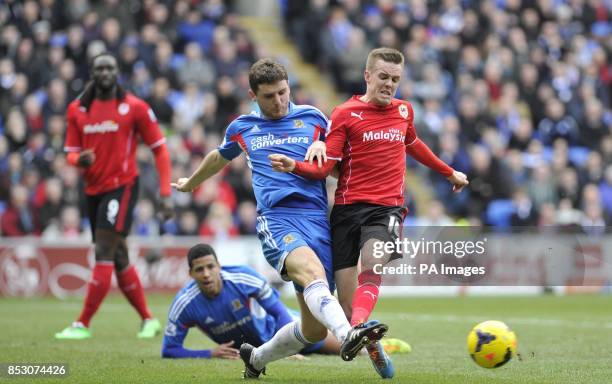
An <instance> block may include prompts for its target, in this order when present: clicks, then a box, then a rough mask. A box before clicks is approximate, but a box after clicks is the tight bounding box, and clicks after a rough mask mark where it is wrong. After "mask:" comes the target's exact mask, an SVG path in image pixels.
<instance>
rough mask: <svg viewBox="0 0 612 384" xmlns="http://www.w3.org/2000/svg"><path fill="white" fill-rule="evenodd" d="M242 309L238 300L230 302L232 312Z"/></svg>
mask: <svg viewBox="0 0 612 384" xmlns="http://www.w3.org/2000/svg"><path fill="white" fill-rule="evenodd" d="M242 307H243V305H242V303H241V302H240V299H236V300H232V308H233V310H234V311H237V310H239V309H240V308H242Z"/></svg>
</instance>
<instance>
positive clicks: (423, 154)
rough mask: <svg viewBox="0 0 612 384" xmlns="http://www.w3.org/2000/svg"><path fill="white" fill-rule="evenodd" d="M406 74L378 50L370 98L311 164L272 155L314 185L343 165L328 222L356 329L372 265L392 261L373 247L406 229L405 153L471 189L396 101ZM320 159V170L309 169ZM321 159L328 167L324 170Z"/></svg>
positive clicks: (371, 290)
mask: <svg viewBox="0 0 612 384" xmlns="http://www.w3.org/2000/svg"><path fill="white" fill-rule="evenodd" d="M403 67H404V57H403V55H402V54H401V52H399V51H397V50H395V49H391V48H377V49H375V50H373V51H372V52H370V54H369V55H368V59H367V62H366V69H365V72H364V77H365V81H366V85H367V87H366V94H365V95H362V96H353V97H352V98H351V99H349V100H348V101H346V102H345V103H344V104H342V105H340V106H338V107H336V108H335V109H334V111H333V112H332V115H331V118H330V127H329V129H328V133H327V136H326V138H325V144H323V143H322V142H317V144H313V146H311V148H310V150H309V152H308V153H307V159H308V160H310V161H309V162H297V161H295V160H293V159H290V158H288V157H286V156H283V155H270V160H271V164H272V167H273V168H274V169H275V170H277V171H281V172H294V173H296V174H298V175H301V176H305V177H309V178H317V179H318V178H325V177H326V176H327V175H329V174H330V173H331V172H332V170H333V168H334V166H335V165H336V164H337V163H338V164H339V177H338V187H337V189H336V195H335V204H334V208H333V210H332V213H331V217H330V221H331V228H332V247H333V265H334V271H335V273H334V274H335V278H336V282H337V287H338V297H339V300H340V304H341V305H342V307H343V309H344V311H345V313H346V314H347V316H348V317H349V318H350V319H351V325H353V326H354V325H355V324H359V323H363V322H365V321H367V319H368V316H369V315H370V313H371V312H372V311H373V309H374V306H375V304H376V301H377V300H378V291H379V287H380V284H381V276H380V275H379V274H376V273H374V271H373V268H374V265H375V264H385V263H387V262H388V261H390V260H391V259H392V257H394V255H393V254H389V255H385V256H384V257H383V258H374V257H373V246H374V242H376V241H394V240H395V238H396V237H397V236H398V235H397V230H396V227H397V226H399V225H401V223H402V222H403V219H404V215H405V212H406V209H405V208H404V206H403V205H404V173H405V171H406V153H407V154H409V155H411V156H412V157H414V158H415V159H417V160H418V161H419V162H421V163H422V164H424V165H426V166H428V167H430V168H432V169H434V170H436V171H437V172H439V173H440V174H442V175H444V176H445V177H446V178H447V179H448V181H449V182H450V183H451V184H452V185H453V190H455V191H457V192H458V191H461V189H462V188H463V187H464V186H466V185H467V184H468V181H467V178H466V176H465V175H464V174H463V173H461V172H457V171H455V170H454V169H452V168H451V167H449V166H448V165H447V164H445V163H444V162H443V161H442V160H440V159H439V158H438V157H437V156H436V155H435V154H433V153H432V152H431V150H430V149H429V147H427V145H426V144H425V143H423V142H422V141H421V140H420V139H419V138H418V137H417V134H416V131H415V128H414V113H413V110H412V105H410V103H409V102H407V101H404V100H399V99H395V98H394V97H393V95H395V93H396V91H397V88H398V86H399V83H400V79H401V77H402V72H403V69H404V68H403ZM315 156H316V157H317V158H318V159H319V166H317V164H312V159H313V158H314V157H315ZM321 159H322V160H323V161H325V163H324V164H323V165H322V166H321ZM360 254H361V272H359V273H358V269H357V263H358V261H359V257H360ZM367 349H368V352H369V354H370V358H371V359H372V362H373V363H374V366H375V367H376V369H377V371H378V373H379V374H380V375H381V376H382V377H384V378H388V377H392V376H393V367H392V364H391V360H390V359H389V358H388V357H387V356H386V355H385V354H384V351H383V349H382V347H381V346H380V344H379V343H372V344H369V345H368V346H367Z"/></svg>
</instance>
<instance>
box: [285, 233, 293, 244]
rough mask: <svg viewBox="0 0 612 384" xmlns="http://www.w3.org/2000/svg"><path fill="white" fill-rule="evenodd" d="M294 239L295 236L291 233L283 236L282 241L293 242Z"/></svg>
mask: <svg viewBox="0 0 612 384" xmlns="http://www.w3.org/2000/svg"><path fill="white" fill-rule="evenodd" d="M294 240H295V237H293V235H291V234H289V235H286V236H285V237H283V242H284V243H285V245H287V244H291V243H293V241H294Z"/></svg>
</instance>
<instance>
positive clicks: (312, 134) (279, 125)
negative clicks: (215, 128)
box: [218, 103, 328, 214]
mask: <svg viewBox="0 0 612 384" xmlns="http://www.w3.org/2000/svg"><path fill="white" fill-rule="evenodd" d="M327 125H328V122H327V118H326V117H325V115H323V113H322V112H321V111H319V110H318V109H316V108H315V107H312V106H310V105H295V104H293V103H289V113H288V114H287V115H286V116H285V117H283V118H281V119H278V120H269V119H266V118H265V117H263V115H261V114H260V113H259V112H257V111H253V112H251V114H249V115H241V116H240V117H238V118H237V119H235V120H234V121H232V122H231V123H230V125H229V126H228V127H227V131H226V133H225V138H224V140H223V143H222V144H221V145H220V146H219V148H218V149H219V152H220V153H221V156H223V157H224V158H226V159H227V160H232V159H233V158H235V157H237V156H238V155H240V153H241V152H244V153H245V155H246V158H247V163H248V165H249V168H251V170H252V172H253V190H254V192H255V198H256V200H257V211H258V212H259V213H260V214H261V213H262V212H266V211H270V210H273V209H274V207H280V206H283V207H290V208H311V209H317V210H321V211H323V212H326V211H327V192H326V189H325V180H316V181H315V180H310V179H307V178H304V177H301V176H298V175H295V174H293V173H281V172H274V171H273V170H272V167H271V165H270V160H269V159H268V155H270V154H274V153H278V154H283V155H286V156H288V157H291V158H293V159H295V160H298V161H302V160H304V156H305V155H306V151H307V149H308V147H309V146H310V145H311V144H312V143H313V141H315V140H325V131H326V129H327Z"/></svg>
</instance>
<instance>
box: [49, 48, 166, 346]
mask: <svg viewBox="0 0 612 384" xmlns="http://www.w3.org/2000/svg"><path fill="white" fill-rule="evenodd" d="M91 74H92V81H91V82H90V83H89V84H87V86H86V87H85V90H84V91H83V93H82V94H81V95H80V96H79V97H78V98H77V99H76V100H74V101H73V102H72V103H70V105H69V106H68V111H67V112H66V119H67V128H66V141H65V147H64V150H65V151H66V152H67V153H68V155H67V161H68V163H69V164H71V165H73V166H77V167H80V168H81V169H82V170H83V177H84V180H85V195H86V197H87V206H88V215H89V222H90V224H91V231H92V235H93V241H94V244H95V256H96V264H95V266H94V269H93V273H92V276H91V280H90V282H89V284H88V286H87V294H86V296H85V302H84V304H83V309H82V311H81V314H80V316H79V317H78V319H77V320H76V321H75V322H74V323H73V324H72V325H71V326H69V327H67V328H66V329H64V330H63V331H61V332H59V333H56V334H55V338H57V339H86V338H89V337H91V332H90V330H89V323H90V321H91V318H92V317H93V315H94V314H95V313H96V311H97V310H98V307H99V306H100V304H101V303H102V301H103V300H104V297H105V296H106V294H107V293H108V290H109V288H110V284H111V277H112V274H113V270H114V271H115V274H116V277H117V283H118V285H119V288H120V289H121V291H122V292H123V294H124V295H125V296H126V298H127V299H128V300H129V302H130V304H132V306H133V307H134V308H135V309H136V310H137V311H138V314H139V315H140V317H141V318H142V326H141V330H140V332H139V333H138V337H139V338H151V337H154V336H155V335H156V334H157V333H159V331H160V330H161V324H160V322H159V321H158V320H157V319H155V318H154V317H153V315H152V314H151V311H150V310H149V308H148V306H147V302H146V299H145V295H144V291H143V289H142V285H141V283H140V279H139V277H138V274H137V272H136V268H135V267H134V266H133V265H130V264H129V258H128V249H127V245H126V236H127V235H128V233H129V231H130V226H131V224H132V213H133V209H134V205H135V204H136V200H137V195H138V169H137V165H136V148H137V144H138V137H140V138H142V140H143V141H144V142H145V143H146V145H148V146H149V148H150V149H151V151H153V153H154V154H155V165H156V168H157V171H158V173H159V184H160V196H161V212H162V215H163V216H164V217H165V218H167V217H169V216H170V215H171V214H172V202H171V200H170V172H171V171H170V170H171V165H170V156H169V154H168V150H167V149H166V144H165V138H164V136H163V134H162V133H161V131H160V129H159V126H158V125H157V119H156V118H155V114H154V113H153V111H152V110H151V108H150V107H149V106H148V105H147V104H146V103H145V102H144V101H142V100H141V99H139V98H137V97H135V96H134V95H132V94H130V93H127V92H126V91H125V90H124V89H123V88H122V87H121V86H120V85H119V84H118V83H117V60H116V59H115V57H114V56H112V55H111V54H109V53H103V54H100V55H98V56H96V57H95V58H94V59H93V61H92V67H91Z"/></svg>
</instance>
